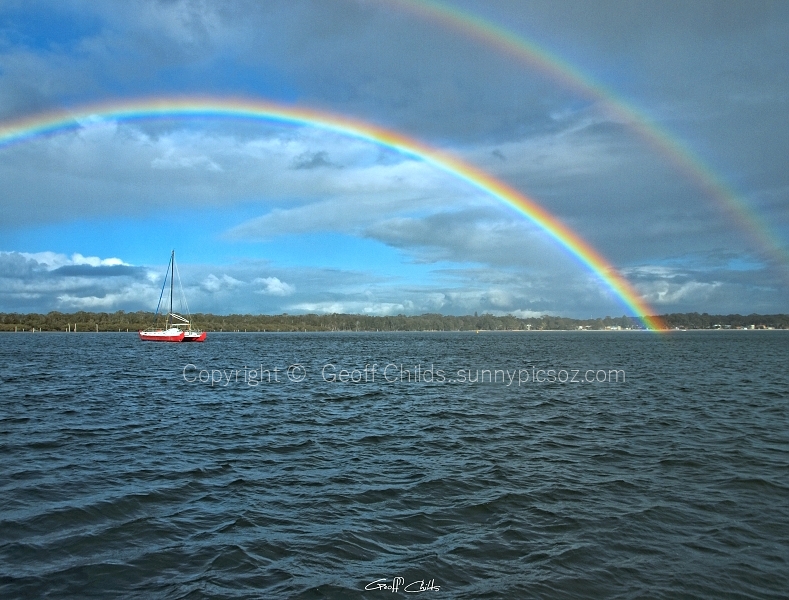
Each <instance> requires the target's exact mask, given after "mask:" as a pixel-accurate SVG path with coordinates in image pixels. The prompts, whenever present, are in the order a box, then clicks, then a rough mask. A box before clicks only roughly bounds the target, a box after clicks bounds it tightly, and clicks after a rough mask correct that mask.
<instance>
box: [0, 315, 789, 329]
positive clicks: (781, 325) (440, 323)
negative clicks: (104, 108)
mask: <svg viewBox="0 0 789 600" xmlns="http://www.w3.org/2000/svg"><path fill="white" fill-rule="evenodd" d="M660 319H662V320H663V322H665V323H666V325H667V327H668V328H669V329H681V330H699V329H703V330H710V329H723V330H731V329H789V315H786V314H777V315H757V314H751V315H747V316H743V315H709V314H707V313H703V314H699V313H676V314H666V315H660ZM192 320H193V323H194V324H195V325H196V326H197V327H200V328H201V329H203V330H205V331H209V332H227V333H231V332H237V333H244V332H246V333H255V332H260V333H285V332H302V333H304V332H349V331H350V332H355V331H359V332H362V331H365V332H376V331H378V332H395V331H403V332H405V331H419V332H431V331H435V332H451V331H480V332H482V331H579V330H583V331H636V330H643V329H644V326H643V324H642V323H641V322H640V321H639V320H638V319H637V318H635V317H628V316H622V317H613V318H612V317H604V318H597V319H571V318H569V317H557V316H552V315H543V316H541V317H528V318H521V317H515V316H512V315H504V316H494V315H490V314H482V315H464V316H452V315H439V314H423V315H413V316H406V315H396V316H371V315H353V314H329V315H316V314H306V315H288V314H282V315H213V314H201V313H198V314H194V315H192ZM154 321H155V315H154V313H150V312H143V311H138V312H130V313H127V312H124V311H118V312H114V313H94V312H76V313H60V312H50V313H47V314H40V313H28V314H21V313H0V331H5V332H9V331H10V332H12V333H13V332H14V331H16V332H25V331H32V330H33V329H35V330H36V332H39V331H43V332H46V331H62V332H74V330H75V329H76V332H77V333H79V332H87V333H96V331H99V332H103V331H104V332H115V333H118V331H120V332H126V330H128V331H129V332H130V333H131V332H136V331H138V330H140V329H145V328H148V327H150V326H151V325H152V324H154ZM162 321H163V317H162V316H161V315H159V324H160V325H161V324H162Z"/></svg>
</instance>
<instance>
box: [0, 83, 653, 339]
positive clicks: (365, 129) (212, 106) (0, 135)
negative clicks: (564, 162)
mask: <svg viewBox="0 0 789 600" xmlns="http://www.w3.org/2000/svg"><path fill="white" fill-rule="evenodd" d="M163 117H168V118H173V117H176V118H178V117H180V118H183V117H206V118H234V119H249V120H258V121H269V122H270V121H274V122H281V123H288V124H292V125H301V126H309V127H315V128H319V129H323V130H328V131H333V132H337V133H340V134H343V135H347V136H350V137H354V138H358V139H362V140H367V141H369V142H372V143H375V144H380V145H382V146H386V147H388V148H391V149H393V150H396V151H398V152H400V153H402V154H404V155H407V156H411V157H414V158H417V159H420V160H422V161H425V162H426V163H429V164H430V165H432V166H434V167H435V168H437V169H440V170H442V171H444V172H446V173H448V174H449V175H451V176H453V177H456V178H458V179H461V180H463V181H465V182H467V183H468V184H470V185H471V186H473V187H475V188H477V189H479V190H481V191H482V192H484V193H485V194H488V195H490V196H492V197H493V198H496V199H497V200H499V201H501V202H503V203H504V204H506V205H508V206H510V207H512V208H513V209H515V210H516V211H517V212H519V213H521V214H522V215H523V216H525V217H526V218H527V219H529V220H531V221H532V222H533V223H535V224H536V225H537V226H538V227H540V228H541V229H542V230H543V231H545V233H547V234H548V235H549V236H550V237H552V238H553V239H554V240H556V242H558V243H559V244H560V245H561V246H563V247H564V248H565V249H567V250H568V251H569V252H570V254H572V255H573V256H574V257H575V258H576V259H577V260H578V261H579V262H580V263H581V264H583V265H585V266H586V267H587V268H589V269H590V270H591V271H592V272H593V273H594V274H596V275H597V277H598V278H599V279H600V280H601V281H602V282H603V283H604V284H605V285H606V286H608V287H609V288H610V289H611V290H612V291H613V292H614V293H615V294H616V296H618V297H619V299H620V300H621V301H622V303H623V304H624V305H625V306H626V307H628V308H629V309H630V311H632V313H633V314H634V315H636V316H637V317H638V318H639V319H640V320H641V321H642V323H643V324H644V325H645V326H646V327H647V328H648V329H651V330H661V329H665V324H664V323H663V322H662V321H661V320H660V318H658V317H656V316H650V315H655V311H654V310H653V309H652V308H651V307H650V306H649V305H648V304H647V303H646V301H645V300H644V299H643V298H642V297H641V296H640V295H639V293H638V292H637V291H636V290H635V289H634V288H633V286H632V285H631V284H630V283H629V282H628V281H627V280H626V279H625V278H624V277H623V276H622V275H621V274H619V273H618V272H617V270H616V269H615V268H614V267H613V266H612V265H611V264H610V263H609V262H608V261H607V260H606V259H605V258H604V257H603V256H602V255H601V254H600V253H599V252H597V251H596V250H595V249H594V248H592V246H590V245H589V244H588V243H587V242H586V241H584V240H583V239H582V238H581V237H580V236H579V235H578V234H577V233H575V232H574V231H573V230H572V229H570V228H569V227H567V226H566V225H565V224H564V223H562V222H561V221H559V220H558V219H557V218H556V217H554V216H553V215H552V214H551V213H549V212H548V211H547V210H545V209H544V208H543V207H542V206H540V205H539V204H538V203H537V202H535V201H534V200H532V199H531V198H529V197H528V196H526V195H524V194H522V193H520V192H519V191H517V190H515V189H514V188H512V187H510V186H509V185H507V184H506V183H504V182H502V181H500V180H498V179H496V178H495V177H492V176H491V175H489V174H488V173H485V172H484V171H482V170H480V169H478V168H476V167H474V166H472V165H470V164H468V163H466V162H464V161H462V160H460V159H458V158H456V157H454V156H451V155H449V154H447V153H445V152H443V151H441V150H438V149H436V148H432V147H430V146H427V145H426V144H424V143H422V142H419V141H418V140H415V139H413V138H411V137H408V136H405V135H403V134H401V133H397V132H395V131H391V130H388V129H384V128H382V127H378V126H376V125H372V124H370V123H365V122H363V121H359V120H355V119H350V118H348V117H345V116H340V115H336V114H331V113H327V112H323V111H318V110H314V109H311V108H304V107H294V106H288V105H282V104H276V103H272V102H263V101H258V100H254V101H253V100H245V99H238V98H210V97H173V98H152V99H143V100H133V101H118V102H111V103H104V104H95V105H89V106H83V107H80V108H77V109H74V110H64V111H58V112H50V113H44V114H39V115H35V116H31V117H27V118H23V119H19V120H17V121H14V122H11V123H7V124H3V125H0V148H2V147H5V146H8V145H11V144H14V143H19V142H23V141H26V140H31V139H33V138H37V137H40V136H45V135H48V134H55V133H60V132H64V131H68V130H77V129H80V128H82V127H84V126H89V125H84V123H85V122H88V123H91V122H95V121H99V122H100V121H102V120H104V121H107V120H111V121H134V120H141V119H152V118H163ZM80 122H82V123H83V124H82V125H81V124H80Z"/></svg>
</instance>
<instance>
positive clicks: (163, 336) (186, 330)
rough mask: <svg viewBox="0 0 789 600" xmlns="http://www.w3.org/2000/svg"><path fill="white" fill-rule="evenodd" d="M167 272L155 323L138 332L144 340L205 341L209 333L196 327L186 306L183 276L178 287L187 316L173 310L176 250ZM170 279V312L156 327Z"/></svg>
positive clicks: (179, 279)
mask: <svg viewBox="0 0 789 600" xmlns="http://www.w3.org/2000/svg"><path fill="white" fill-rule="evenodd" d="M167 271H168V272H167V273H165V276H164V283H163V284H162V293H161V294H159V304H158V305H157V306H156V316H155V317H154V324H153V326H152V327H150V328H148V329H145V330H140V331H138V332H137V333H138V334H139V336H140V339H141V340H142V341H144V342H202V341H205V338H206V336H207V333H206V332H205V331H202V330H200V329H194V328H193V327H192V323H191V317H190V316H189V307H188V306H186V299H185V298H184V297H183V286H182V285H181V277H180V275H179V277H178V287H179V288H180V290H181V298H182V300H183V304H184V305H185V306H186V315H187V316H186V317H182V316H181V315H179V314H178V313H174V312H173V287H174V286H173V283H174V281H175V275H176V274H177V273H178V270H177V269H176V267H175V250H173V252H172V254H171V255H170V264H168V265H167ZM168 278H169V280H170V312H168V313H167V317H165V320H164V327H163V328H161V327H156V322H157V320H158V318H159V309H160V308H161V305H162V297H163V296H164V289H165V286H166V285H167V279H168Z"/></svg>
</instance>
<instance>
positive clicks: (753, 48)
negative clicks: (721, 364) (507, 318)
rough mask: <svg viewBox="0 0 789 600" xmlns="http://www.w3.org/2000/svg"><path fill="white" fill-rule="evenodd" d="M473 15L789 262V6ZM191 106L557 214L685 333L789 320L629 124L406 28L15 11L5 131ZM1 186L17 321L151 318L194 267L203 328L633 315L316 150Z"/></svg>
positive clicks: (32, 167)
mask: <svg viewBox="0 0 789 600" xmlns="http://www.w3.org/2000/svg"><path fill="white" fill-rule="evenodd" d="M450 4H451V5H452V6H455V7H457V8H460V9H462V10H466V11H468V12H470V13H471V14H475V15H477V16H480V17H482V18H485V19H488V20H490V21H491V22H493V23H496V24H497V25H499V26H504V27H507V28H508V29H509V30H511V31H512V32H513V33H515V34H517V35H520V36H522V37H523V38H524V39H528V40H531V41H533V42H535V43H538V44H540V45H541V46H542V47H543V48H545V49H546V50H547V51H549V52H551V53H553V54H555V55H557V56H558V57H560V58H562V59H564V60H565V61H568V62H569V63H570V64H572V65H573V66H574V67H575V68H577V69H579V70H581V71H582V72H584V73H585V74H586V75H588V76H589V77H591V78H593V79H595V80H597V81H599V82H601V83H603V84H605V85H606V86H608V87H609V88H610V89H611V90H612V91H613V92H614V93H615V94H617V95H618V96H619V97H621V98H622V99H624V100H626V101H628V102H629V103H631V104H632V105H633V106H635V107H637V108H638V109H639V110H641V111H643V112H644V113H645V114H647V115H649V116H650V118H652V119H653V120H654V122H655V123H656V124H657V125H658V126H659V127H661V128H663V129H664V130H666V131H668V132H669V133H670V134H671V135H672V136H674V137H675V138H676V139H677V140H678V141H679V142H680V143H682V144H683V145H685V146H686V147H687V148H688V149H689V150H690V151H691V152H692V153H694V155H695V156H697V157H698V158H699V159H700V160H702V161H703V162H704V163H706V164H707V165H709V167H710V168H711V169H712V171H713V172H714V173H715V174H716V176H717V177H718V178H719V179H720V180H721V181H722V182H724V183H725V184H728V185H730V186H732V188H733V189H734V190H735V191H736V193H737V194H738V196H739V197H740V198H742V199H743V201H744V202H745V203H746V204H747V205H748V206H749V207H750V209H751V210H752V211H753V212H754V213H755V214H757V215H759V217H760V218H761V219H763V220H764V221H765V222H767V223H769V225H770V227H771V228H772V231H773V233H774V235H775V236H776V238H777V239H778V241H779V245H781V246H782V247H783V252H784V253H785V254H786V253H787V246H789V243H788V241H789V202H787V200H789V172H787V169H786V168H785V157H786V156H787V155H788V154H787V151H789V147H787V146H789V135H787V133H788V132H787V126H789V120H787V113H788V111H789V104H788V102H789V78H787V73H789V68H788V67H789V65H787V62H789V48H788V47H787V46H789V40H788V39H787V36H786V34H785V32H786V31H787V29H789V7H787V5H786V4H785V3H781V2H775V3H770V2H762V3H757V4H750V3H742V2H694V3H690V4H688V5H685V4H684V3H683V4H669V3H662V2H625V1H603V2H599V3H595V6H594V10H591V9H590V5H589V4H588V3H576V2H562V1H559V2H557V1H551V2H548V1H545V2H541V1H536V2H529V3H524V2H509V1H499V0H494V1H491V2H487V3H485V4H484V5H482V6H480V5H479V4H478V3H471V2H469V3H466V2H452V3H450ZM184 94H187V95H188V94H195V95H212V96H217V97H227V96H243V97H246V98H249V99H252V100H255V99H260V100H269V101H273V102H277V103H283V104H296V105H299V106H303V107H312V108H317V109H321V110H326V111H330V112H332V113H335V114H339V115H346V116H348V117H352V118H354V119H358V120H362V121H366V122H369V123H372V124H378V125H381V126H384V127H387V128H389V129H393V130H396V131H399V132H402V133H403V134H405V135H409V136H412V137H414V138H416V139H419V140H421V141H422V142H424V143H427V144H430V145H433V146H435V147H437V148H441V149H442V150H444V151H446V152H449V153H451V154H454V155H456V156H458V157H460V158H461V159H463V160H465V161H467V162H469V163H471V164H474V165H476V166H477V167H479V168H481V169H483V170H485V171H487V172H489V173H490V174H492V175H494V176H496V177H498V178H500V179H502V180H503V181H505V182H507V183H509V184H510V185H512V186H513V187H515V188H517V189H518V190H520V191H522V192H523V193H526V194H528V195H529V196H531V197H532V198H534V199H535V200H537V201H538V202H540V203H541V204H542V205H543V206H545V207H546V208H547V209H548V210H549V211H551V212H552V213H553V214H554V215H556V216H557V217H558V218H559V219H561V220H562V221H564V222H565V223H567V224H568V225H569V226H571V227H572V228H573V229H574V230H575V231H577V232H578V233H579V234H580V235H581V236H582V237H583V238H584V239H586V240H587V241H589V242H590V243H591V244H592V245H593V246H594V247H595V248H596V249H597V250H599V251H600V252H601V253H602V254H603V255H604V256H606V257H607V258H608V259H609V260H610V262H611V263H612V264H613V265H614V266H615V267H616V268H618V269H619V270H620V271H621V272H622V273H623V274H625V276H626V277H627V278H628V279H629V280H630V281H631V282H632V283H633V285H634V286H635V288H636V289H637V290H638V291H639V293H641V294H642V295H643V296H644V298H645V299H646V300H647V301H648V302H649V303H651V304H652V305H653V306H654V308H655V309H656V311H657V312H659V313H667V312H686V311H698V312H709V313H733V312H739V313H752V312H762V313H777V312H789V300H787V298H789V289H788V288H789V265H787V264H785V263H784V264H780V262H777V261H775V260H774V258H772V257H770V256H768V255H766V254H765V253H764V248H763V246H761V245H760V243H759V240H758V239H756V238H754V237H753V236H752V235H751V234H749V233H748V232H747V231H746V230H745V229H744V228H743V227H742V226H741V225H740V224H739V223H738V222H737V221H736V219H731V218H729V217H727V216H726V215H725V214H723V212H722V211H721V208H720V206H719V205H717V204H716V202H715V201H713V200H711V198H709V197H708V196H705V193H704V191H703V190H700V189H699V187H698V185H696V184H695V183H694V182H693V181H691V180H689V179H688V178H687V177H686V176H685V175H683V173H681V172H678V171H677V169H676V167H675V166H674V165H672V164H671V162H670V161H668V160H667V159H666V157H665V156H662V155H661V154H659V153H658V152H656V151H655V149H654V148H652V147H650V146H649V144H647V143H646V142H645V141H644V140H643V139H642V138H640V137H639V136H638V135H636V134H635V133H634V132H633V131H632V129H630V128H629V127H628V126H627V124H625V123H621V122H618V121H617V120H616V119H615V118H614V117H612V116H611V115H610V112H609V111H606V110H605V107H604V106H600V105H599V103H598V102H597V101H596V100H595V99H594V98H589V97H585V96H584V95H583V94H582V93H580V92H579V91H577V90H572V89H567V88H566V87H564V86H563V85H562V84H561V82H557V81H555V80H552V79H551V78H550V77H547V76H546V75H545V74H544V73H541V72H539V71H536V70H535V69H534V68H533V67H529V66H528V65H526V64H524V63H522V62H519V61H517V60H514V59H513V58H512V57H511V56H507V55H505V54H503V53H501V52H500V51H499V50H498V49H496V48H494V47H491V46H489V45H486V44H485V43H482V42H480V41H478V40H475V39H472V38H470V37H468V36H465V35H463V34H462V33H461V32H459V31H456V30H452V29H450V28H447V27H446V26H444V25H442V24H440V23H437V22H431V21H428V20H425V19H424V18H422V17H420V16H419V15H418V14H416V13H413V12H409V11H407V10H403V9H402V7H401V6H399V5H398V4H397V3H393V2H387V1H381V2H364V1H361V0H336V1H333V2H317V1H307V0H304V1H288V2H284V1H283V2H265V3H260V2H253V1H248V2H244V1H240V2H235V3H231V4H225V3H210V2H203V1H197V0H173V1H166V2H165V1H152V0H131V1H128V2H102V3H93V2H87V1H84V0H62V1H58V2H54V1H53V2H48V1H41V2H36V1H33V2H21V1H20V2H14V1H11V2H5V3H3V4H2V6H0V122H2V123H6V122H12V121H13V120H15V119H19V118H22V117H26V116H31V115H35V114H38V113H41V112H45V111H47V110H53V109H63V108H76V107H79V106H80V105H84V104H89V103H96V102H112V101H113V100H130V99H135V98H142V97H150V96H162V97H164V96H172V95H184ZM0 125H1V124H0ZM0 181H3V185H2V187H0V280H2V284H1V285H0V311H21V312H32V311H49V310H60V311H64V312H69V311H73V310H83V309H84V310H110V311H111V310H140V309H150V310H152V309H153V308H154V307H155V303H156V299H157V298H158V288H159V286H160V284H161V276H162V273H163V271H164V268H165V266H166V264H167V259H168V256H169V251H170V249H172V248H175V249H176V252H177V256H178V260H179V264H180V266H181V273H182V276H183V280H184V285H185V288H186V293H187V296H188V298H189V303H190V307H191V308H192V309H193V310H198V311H201V312H209V311H210V312H216V313H234V312H250V313H281V312H288V313H298V312H359V313H370V314H397V313H406V314H420V313H424V312H442V313H446V314H469V313H473V312H475V311H476V312H491V313H494V314H516V315H523V316H529V315H539V314H545V313H550V314H560V315H566V316H573V317H588V316H604V315H608V314H611V315H619V314H623V313H624V312H626V309H625V308H624V307H623V306H622V304H621V302H620V301H619V300H618V299H617V298H616V297H615V296H614V295H613V294H612V293H611V292H610V291H609V290H608V289H607V288H606V287H605V286H604V285H603V284H602V283H601V282H600V281H599V279H598V278H597V277H595V275H594V274H592V273H590V272H589V271H588V270H586V269H584V268H583V267H582V266H581V265H580V264H579V263H578V262H577V261H576V260H575V259H574V258H573V257H572V256H570V255H568V254H567V252H566V251H564V250H563V249H561V248H559V247H557V245H556V244H555V242H553V241H551V240H550V239H548V237H547V236H546V234H545V233H544V232H542V231H541V230H540V229H539V228H538V227H536V226H535V225H534V224H532V223H530V222H529V221H528V220H526V219H525V218H523V217H522V216H520V215H518V214H516V213H515V212H513V211H512V210H510V209H508V208H506V207H504V206H502V205H501V204H499V203H497V202H496V201H494V200H493V199H491V198H490V197H486V196H485V195H484V194H482V193H481V192H479V191H478V190H475V189H473V188H471V187H470V186H468V185H467V184H465V183H463V182H462V181H459V180H457V179H455V178H453V177H451V176H450V175H448V174H446V173H441V172H437V171H436V169H434V168H432V167H430V166H429V165H427V164H425V163H422V162H420V161H418V160H414V159H412V158H408V157H404V156H401V155H398V154H397V153H395V152H392V151H391V150H388V149H386V148H381V147H378V146H376V145H374V144H371V143H368V142H363V141H360V140H357V139H350V138H345V137H343V136H341V135H337V134H334V133H329V132H325V131H319V130H316V129H312V128H309V127H294V126H285V125H281V124H276V123H268V124H262V123H259V122H246V121H243V120H232V119H194V118H192V119H167V120H158V121H134V122H106V121H104V122H94V123H84V125H83V126H82V127H80V128H77V129H76V130H72V131H68V132H63V133H61V134H59V135H52V136H48V137H45V138H38V139H35V140H32V141H29V142H26V143H22V144H16V145H13V146H7V147H3V148H0ZM124 265H125V266H124ZM119 266H124V268H123V269H121V268H120V267H119ZM127 267H128V268H127Z"/></svg>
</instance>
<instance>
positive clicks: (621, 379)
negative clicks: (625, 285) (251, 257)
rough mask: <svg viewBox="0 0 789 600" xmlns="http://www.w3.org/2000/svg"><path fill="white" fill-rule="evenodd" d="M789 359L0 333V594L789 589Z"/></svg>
mask: <svg viewBox="0 0 789 600" xmlns="http://www.w3.org/2000/svg"><path fill="white" fill-rule="evenodd" d="M327 364H332V365H334V366H333V367H328V368H327V369H326V370H325V371H324V374H323V375H322V374H321V371H322V369H323V367H324V366H325V365H327ZM373 364H375V365H376V366H375V370H373V367H372V365H373ZM294 365H295V366H294ZM366 365H367V371H364V369H365V366H366ZM392 365H396V366H392ZM431 365H432V369H431ZM289 366H292V368H291V369H290V370H288V367H289ZM261 367H262V371H263V372H262V373H261ZM417 367H418V369H417ZM185 368H186V369H185ZM401 368H402V369H403V371H402V373H401V371H400V369H401ZM788 368H789V332H783V331H765V332H721V331H715V332H688V333H678V334H675V335H671V336H668V337H665V336H664V337H658V336H656V335H653V334H649V333H644V332H632V333H628V332H621V333H619V332H609V333H603V332H600V333H595V332H578V333H560V332H556V333H539V332H527V333H496V334H493V333H481V334H473V333H455V334H440V333H425V334H370V333H358V334H350V333H345V334H296V333H291V334H210V335H209V338H208V341H207V342H206V343H205V344H155V343H143V342H140V341H138V340H137V339H136V336H135V335H133V334H89V333H85V334H46V333H37V334H30V333H26V334H22V333H20V334H0V378H1V379H0V407H1V408H0V458H2V463H1V464H0V577H1V578H2V579H0V596H2V597H3V598H32V597H44V596H48V597H81V598H87V597H131V598H135V597H136V598H203V597H205V598H208V597H211V598H354V597H360V598H361V597H366V598H386V597H393V593H392V591H391V590H390V591H384V590H382V589H381V590H379V589H373V590H371V591H364V590H365V587H368V588H369V587H372V588H377V587H378V586H379V585H381V586H383V585H389V586H391V585H392V584H393V583H394V582H396V583H397V587H398V590H397V593H396V594H395V595H399V596H407V595H409V594H406V593H405V589H404V588H408V591H411V590H414V589H419V588H420V587H421V588H423V589H424V591H423V592H422V593H423V594H425V595H424V596H421V597H423V598H424V597H427V598H532V597H535V598H640V597H644V598H711V599H712V598H715V599H718V598H786V597H787V590H789V564H788V562H789V418H787V417H788V416H789V414H788V413H789V410H788V409H787V403H789V374H788V372H787V370H788ZM231 369H232V370H233V373H231V372H230V370H231ZM245 369H246V370H245ZM250 369H254V373H251V372H250ZM342 369H345V372H342V371H341V370H342ZM354 369H356V372H354ZM426 369H427V370H428V371H429V372H430V374H429V375H426ZM540 369H542V370H543V373H542V374H540V373H539V372H538V371H539V370H540ZM550 369H553V370H554V374H553V377H554V379H555V380H554V381H551V380H550V379H551V375H550V373H549V370H550ZM201 370H202V371H203V372H202V373H201ZM212 371H214V373H213V374H212ZM219 371H223V373H222V374H221V377H222V379H221V380H220V379H219V377H220V375H218V374H217V373H218V372H219ZM458 371H462V379H464V380H465V381H463V382H460V381H459V379H461V376H460V375H458ZM486 371H487V373H486ZM613 371H619V373H614V372H613ZM417 372H418V373H417ZM438 372H441V373H440V375H441V377H443V380H441V378H440V377H439V373H438ZM601 374H602V375H601ZM212 375H213V378H214V385H213V386H212V385H211V377H212ZM332 375H334V376H336V377H341V378H343V379H348V380H350V379H356V380H359V381H358V382H356V383H354V382H352V381H348V382H346V383H337V382H330V381H326V379H331V378H332ZM480 375H481V379H482V380H484V381H479V379H480ZM261 376H262V382H261ZM365 376H366V378H367V381H366V382H365V381H364V379H365ZM535 376H536V377H537V379H543V380H544V381H534V378H535ZM228 377H230V380H229V381H228ZM373 377H374V380H373ZM409 377H410V381H409ZM519 377H520V382H519V381H518V378H519ZM200 378H202V379H203V380H204V381H205V380H207V381H208V383H201V382H200ZM475 378H476V379H477V381H474V382H469V381H468V380H469V379H472V380H473V379H475ZM601 378H602V380H600V379H601ZM192 379H195V381H191V380H192ZM387 379H388V380H387ZM417 379H418V381H417ZM425 379H428V381H425ZM430 379H432V381H429V380H430ZM556 379H558V380H566V381H564V382H561V381H557V380H556ZM586 379H591V380H592V381H591V382H587V381H586ZM616 379H618V381H617V380H616ZM188 380H189V381H188ZM252 384H255V385H252ZM397 577H402V580H395V579H394V578H397ZM376 581H377V583H373V582H376ZM419 582H423V583H419ZM371 584H372V585H371ZM436 588H438V589H436Z"/></svg>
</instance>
